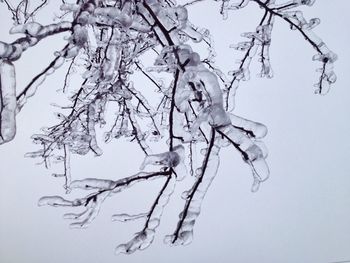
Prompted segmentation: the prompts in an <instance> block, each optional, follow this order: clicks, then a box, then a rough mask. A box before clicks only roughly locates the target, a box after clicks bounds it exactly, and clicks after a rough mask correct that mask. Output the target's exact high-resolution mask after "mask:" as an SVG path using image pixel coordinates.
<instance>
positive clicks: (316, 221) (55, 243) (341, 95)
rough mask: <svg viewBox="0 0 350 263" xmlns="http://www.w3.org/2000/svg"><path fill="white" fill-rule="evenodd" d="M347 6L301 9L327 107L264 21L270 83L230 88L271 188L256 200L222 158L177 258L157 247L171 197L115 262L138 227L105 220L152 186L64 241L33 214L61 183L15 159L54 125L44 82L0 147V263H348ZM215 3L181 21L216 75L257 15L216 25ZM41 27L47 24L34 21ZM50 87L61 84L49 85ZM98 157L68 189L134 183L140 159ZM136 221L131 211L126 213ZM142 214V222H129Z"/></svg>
mask: <svg viewBox="0 0 350 263" xmlns="http://www.w3.org/2000/svg"><path fill="white" fill-rule="evenodd" d="M349 8H350V2H349V1H347V0H333V1H325V0H319V1H317V2H316V4H315V5H314V7H312V8H306V9H305V15H306V17H307V18H312V17H320V18H321V20H322V23H321V25H320V26H319V27H318V28H317V29H316V30H315V31H316V33H317V34H319V35H320V36H321V37H322V38H323V40H324V41H325V42H326V43H327V44H328V46H329V47H330V48H331V49H332V50H334V51H335V52H336V53H337V54H338V56H339V60H338V61H337V63H336V73H337V75H338V81H337V83H336V84H335V85H334V86H333V88H332V90H331V91H330V93H329V94H328V95H327V96H318V95H314V94H313V91H314V88H313V86H312V85H313V84H314V83H315V82H316V80H317V77H318V75H317V74H316V73H315V69H316V68H317V67H318V66H319V64H318V63H315V62H312V61H311V57H312V55H313V54H314V53H315V52H314V50H312V48H311V47H310V45H309V44H308V43H306V42H305V41H303V39H302V37H301V36H300V35H299V34H298V33H297V32H293V31H290V30H289V29H288V26H287V25H286V24H285V23H284V22H283V21H281V20H278V21H276V25H275V30H274V32H273V43H272V48H271V50H272V52H271V56H272V63H273V64H272V65H273V68H274V72H275V77H274V79H272V80H261V79H259V78H257V77H255V75H256V72H257V71H255V72H254V69H256V70H258V69H257V68H255V67H253V68H252V69H253V71H252V80H251V81H249V82H246V83H242V85H241V88H240V90H239V91H238V95H237V109H236V113H237V114H239V115H241V116H244V117H247V118H250V119H253V120H257V121H260V122H263V123H264V124H266V125H267V126H268V128H269V134H268V136H267V138H266V139H265V140H264V141H265V143H266V145H267V146H268V149H269V153H270V155H269V157H268V162H269V165H270V169H271V178H270V179H269V180H268V181H267V182H266V183H264V184H263V185H262V187H261V189H260V191H259V192H257V193H255V194H253V193H251V192H250V185H251V181H252V179H251V175H250V171H249V168H248V167H247V166H246V165H245V164H244V163H243V162H242V161H241V158H240V156H239V155H238V154H237V153H236V152H233V151H230V150H224V151H223V153H222V157H221V167H220V169H219V172H218V176H217V177H216V178H215V180H214V182H213V184H212V186H211V188H210V189H209V191H208V193H207V196H206V198H205V200H204V203H203V206H202V213H201V215H200V217H199V219H198V221H197V222H196V226H195V236H194V241H193V243H192V244H191V245H189V246H186V247H168V246H166V245H164V244H163V242H162V240H163V236H164V235H165V234H169V233H172V231H173V230H174V229H175V226H176V222H177V219H178V213H179V212H180V211H181V208H182V207H183V200H181V199H180V198H179V195H180V193H181V191H183V190H184V189H187V188H189V187H190V183H191V182H192V181H191V179H188V180H185V181H184V182H182V183H181V185H179V186H178V188H177V191H176V192H175V193H174V195H173V196H172V199H171V202H170V203H169V205H168V206H167V208H166V210H165V214H164V216H163V219H162V223H161V226H160V228H159V231H158V234H157V236H156V240H155V241H154V243H153V245H152V246H151V247H150V248H148V249H147V250H145V251H142V252H137V253H135V254H133V255H131V256H125V255H121V256H115V255H114V253H113V251H114V248H115V246H116V245H118V244H119V243H122V242H125V241H128V240H129V239H130V238H131V237H132V235H133V233H135V232H136V231H138V230H139V229H141V227H142V222H135V223H127V224H122V223H113V222H111V221H110V216H111V215H112V214H114V213H122V212H132V211H140V209H147V208H148V207H149V206H150V201H151V200H152V198H153V197H154V195H155V194H156V193H157V191H158V189H159V185H158V184H157V183H154V184H153V185H150V184H140V185H138V186H136V187H134V188H133V189H130V190H128V191H127V192H125V193H123V194H121V195H119V196H114V197H113V198H111V199H110V200H107V202H106V203H105V204H104V205H103V207H102V211H101V214H100V216H99V217H98V218H97V219H96V221H95V222H94V223H93V224H92V225H91V226H90V228H88V229H85V230H71V229H69V227H68V222H67V221H64V220H63V219H62V215H63V214H64V213H65V212H66V211H71V210H65V209H55V208H49V207H44V208H39V207H38V206H37V201H38V199H39V198H40V197H41V196H43V195H55V194H63V190H62V187H61V185H62V184H63V182H61V181H57V179H55V178H52V177H51V176H50V172H54V171H48V170H45V169H44V168H43V167H42V166H37V165H35V162H36V161H37V160H33V159H26V158H24V157H23V155H24V154H25V153H26V152H28V151H33V150H35V149H37V148H36V146H35V145H33V144H32V143H31V140H30V136H31V135H32V134H33V133H38V132H39V129H40V127H42V126H45V125H48V124H50V123H51V124H52V123H54V119H53V117H52V112H54V111H56V109H54V108H52V106H50V103H52V102H56V100H55V96H57V97H58V95H55V94H56V93H55V90H57V89H58V88H61V85H62V72H63V71H62V70H61V71H59V72H57V74H56V75H53V76H50V77H49V78H48V79H47V81H46V82H45V83H44V85H43V86H42V87H40V88H39V90H38V93H37V96H36V97H35V98H32V99H30V101H28V104H27V105H26V107H25V108H24V109H23V111H22V112H21V113H20V114H19V115H18V134H17V137H16V138H15V140H14V141H13V142H11V143H9V144H6V145H2V146H0V211H1V212H0V262H1V263H22V262H23V263H61V262H67V263H76V262H77V263H78V262H79V263H80V262H86V263H95V262H96V263H97V262H103V263H109V262H123V263H124V262H125V263H129V262H167V263H172V262H186V263H187V262H191V263H207V262H208V263H210V262H222V263H229V262H248V263H250V262H253V263H256V262H263V263H265V262H266V263H280V262H285V263H327V262H335V261H344V260H349V261H350V223H349V222H350V177H349V176H350V166H349V162H350V159H349V156H350V142H349V139H348V137H349V134H350V123H349V116H350V105H349V99H350V87H349V83H350V72H349V69H350V68H349V61H350V51H349V50H350V49H349V43H350V33H349V27H350V22H349V20H348V10H349ZM218 9H219V6H218V4H217V3H215V2H212V1H209V2H208V3H202V4H198V5H197V8H195V9H191V12H192V13H191V16H190V17H191V20H192V21H193V23H194V24H197V25H199V26H205V27H207V28H209V29H210V30H211V32H212V35H213V36H214V39H215V40H216V48H217V51H218V65H220V66H222V67H221V68H222V69H224V70H225V72H227V71H228V70H229V69H232V68H233V67H234V66H236V65H234V61H235V59H238V58H239V56H238V55H240V54H236V53H233V50H231V49H229V48H228V46H229V44H231V43H235V42H238V41H240V40H242V38H240V37H239V34H240V33H241V32H244V31H251V30H254V28H255V25H256V24H257V21H258V20H259V19H260V17H261V10H259V9H258V8H256V6H255V4H254V3H252V4H251V8H250V7H249V8H247V9H245V10H241V11H237V12H232V13H231V14H230V15H229V19H228V20H227V21H222V20H221V19H220V17H219V15H217V13H218ZM0 15H1V16H0V17H1V18H0V21H1V27H0V36H1V37H0V39H1V40H3V41H10V39H13V38H11V37H9V36H8V33H7V31H8V28H9V25H10V24H9V21H8V20H9V19H8V16H7V13H6V10H5V8H4V5H0ZM45 15H46V16H49V12H47V14H45ZM60 39H61V36H59V37H57V38H55V39H54V40H53V41H43V42H42V43H41V44H40V45H38V47H36V48H33V50H32V51H30V52H26V54H25V55H24V56H23V57H22V59H21V60H20V61H19V62H16V67H17V75H18V78H19V79H18V83H19V90H21V89H22V88H23V87H24V85H25V84H26V83H28V81H29V80H30V79H31V78H32V77H33V76H34V75H35V74H37V73H38V72H40V71H41V70H42V69H43V68H44V67H46V66H47V64H48V61H49V59H52V57H53V55H52V53H53V51H55V50H59V49H61V47H62V46H63V45H62V44H61V42H60ZM60 76H61V77H60ZM103 148H104V151H105V154H104V155H103V156H102V157H100V158H94V157H93V156H92V155H89V156H87V157H83V158H79V159H76V158H75V159H74V162H73V164H72V170H73V175H74V176H75V177H76V178H84V177H95V176H96V177H100V178H118V177H122V176H127V175H130V174H132V173H135V172H136V171H137V167H138V166H139V164H140V162H141V161H142V154H141V153H140V151H137V150H135V151H134V150H133V149H135V148H133V147H131V146H130V144H127V143H110V144H108V145H106V146H103ZM137 209H138V210H137ZM141 211H142V210H141Z"/></svg>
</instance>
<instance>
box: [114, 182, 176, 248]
mask: <svg viewBox="0 0 350 263" xmlns="http://www.w3.org/2000/svg"><path fill="white" fill-rule="evenodd" d="M174 187H175V179H174V177H171V176H169V177H168V178H167V180H166V182H165V184H164V185H163V187H162V189H161V191H160V192H159V194H158V196H157V198H156V200H155V202H154V204H153V205H152V207H151V210H150V212H149V213H148V214H147V216H146V223H145V225H144V227H143V229H142V230H141V231H140V232H138V233H136V234H135V236H134V237H133V238H132V239H131V240H130V241H129V242H127V243H125V244H121V245H119V246H117V247H116V249H115V253H116V254H119V253H124V254H131V253H134V252H135V251H137V250H143V249H145V248H147V247H149V246H150V245H151V244H152V242H153V240H154V236H155V231H156V228H157V227H158V226H159V223H160V219H161V216H162V214H163V210H164V207H165V206H166V205H167V203H168V201H169V198H170V196H171V195H172V193H173V191H174Z"/></svg>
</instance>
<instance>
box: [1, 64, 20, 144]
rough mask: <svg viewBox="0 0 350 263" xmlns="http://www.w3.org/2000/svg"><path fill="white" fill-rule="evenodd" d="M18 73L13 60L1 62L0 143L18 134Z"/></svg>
mask: <svg viewBox="0 0 350 263" xmlns="http://www.w3.org/2000/svg"><path fill="white" fill-rule="evenodd" d="M16 105H17V100H16V74H15V67H14V66H13V64H12V63H11V62H6V61H3V62H0V145H1V144H4V143H6V142H9V141H11V140H12V139H13V138H14V137H15V134H16Z"/></svg>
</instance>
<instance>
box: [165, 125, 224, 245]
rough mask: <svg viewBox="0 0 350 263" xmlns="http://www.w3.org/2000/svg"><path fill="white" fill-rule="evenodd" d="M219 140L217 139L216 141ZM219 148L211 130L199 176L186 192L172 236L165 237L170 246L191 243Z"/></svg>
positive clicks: (215, 169)
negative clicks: (183, 204) (183, 205)
mask: <svg viewBox="0 0 350 263" xmlns="http://www.w3.org/2000/svg"><path fill="white" fill-rule="evenodd" d="M219 140H220V139H219V138H217V141H219ZM219 151H220V147H219V146H218V145H217V144H216V141H215V130H214V129H213V130H212V134H211V139H210V143H209V145H208V148H207V150H206V154H205V158H204V160H203V164H202V167H201V174H200V175H199V176H198V177H197V179H196V182H195V183H194V185H193V187H192V189H191V190H189V191H188V192H187V198H186V204H185V207H184V210H183V211H182V212H181V213H180V215H179V222H178V225H177V227H176V230H175V232H174V234H172V235H169V236H166V237H165V239H164V241H165V242H166V243H168V244H170V245H187V244H189V243H191V242H192V237H193V227H194V224H195V221H196V219H197V217H198V216H199V213H200V210H201V204H202V201H203V199H204V197H205V194H206V192H207V190H208V188H209V186H210V184H211V182H212V181H213V179H214V177H215V175H216V173H217V169H218V166H219V156H218V154H219Z"/></svg>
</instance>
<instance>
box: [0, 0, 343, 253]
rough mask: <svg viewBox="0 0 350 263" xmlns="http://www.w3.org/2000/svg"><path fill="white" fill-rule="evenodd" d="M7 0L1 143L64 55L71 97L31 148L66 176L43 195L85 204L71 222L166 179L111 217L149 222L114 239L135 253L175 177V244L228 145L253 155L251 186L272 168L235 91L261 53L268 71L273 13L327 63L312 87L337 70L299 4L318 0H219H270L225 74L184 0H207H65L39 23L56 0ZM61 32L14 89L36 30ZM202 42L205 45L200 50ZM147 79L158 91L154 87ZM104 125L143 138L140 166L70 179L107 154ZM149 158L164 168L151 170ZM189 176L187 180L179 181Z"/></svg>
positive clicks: (189, 230) (109, 135) (116, 133)
mask: <svg viewBox="0 0 350 263" xmlns="http://www.w3.org/2000/svg"><path fill="white" fill-rule="evenodd" d="M0 2H1V1H0ZM2 2H3V4H4V6H5V7H6V8H8V10H9V11H10V13H11V15H12V17H13V20H14V27H12V29H10V32H11V33H12V34H21V35H24V36H21V37H19V38H18V39H17V40H15V41H14V42H12V43H5V42H0V144H3V143H6V142H9V141H11V140H12V139H13V137H14V136H15V132H16V126H20V124H18V123H17V125H16V114H17V113H19V112H20V111H21V110H22V108H23V106H24V105H25V104H26V102H27V99H28V98H30V97H32V96H34V95H36V93H37V88H38V86H40V85H42V84H43V82H44V80H45V78H46V77H47V76H49V75H50V74H53V73H55V74H57V73H58V72H57V71H56V70H57V69H58V68H59V67H60V66H61V65H63V64H64V62H67V61H69V63H70V64H69V66H68V67H67V69H66V71H65V72H64V73H63V76H64V77H63V80H62V83H59V84H58V85H59V86H60V87H62V86H63V89H61V90H62V92H63V95H65V96H67V97H68V98H67V99H68V100H67V102H65V103H64V105H58V104H57V103H54V104H53V106H55V108H56V109H57V108H58V109H59V110H58V112H57V113H55V117H56V119H57V122H56V123H55V124H53V125H52V126H50V127H45V128H43V129H42V132H41V133H40V134H35V135H33V136H32V139H33V142H34V143H36V144H37V145H38V147H39V149H36V150H35V151H33V152H29V153H27V154H26V157H31V158H41V160H42V164H44V165H45V167H46V168H50V163H51V161H53V162H54V163H58V164H59V165H61V166H60V168H58V169H59V172H53V174H52V175H53V176H54V177H56V178H57V180H59V181H60V180H62V182H63V183H62V184H63V186H64V191H65V192H64V193H63V194H62V195H55V196H46V197H43V198H41V199H40V201H39V205H40V206H44V205H49V206H54V207H71V208H72V209H76V208H80V209H81V210H82V211H80V212H74V213H68V214H66V215H65V216H64V217H65V218H67V219H70V220H72V221H73V222H72V223H71V226H72V227H77V228H82V227H87V226H89V224H90V223H92V222H93V220H94V219H95V218H96V217H97V216H98V214H99V211H100V209H101V207H102V205H103V202H104V201H105V200H106V199H107V198H111V197H112V196H114V195H115V194H117V193H119V192H122V191H124V190H126V189H127V188H129V187H131V186H132V185H134V184H136V183H140V182H145V181H150V180H153V179H164V182H162V184H161V187H160V189H159V193H158V194H157V195H156V197H155V198H154V200H152V202H151V204H150V208H149V209H148V211H141V213H139V214H135V215H129V214H127V213H118V214H114V215H113V216H112V219H113V221H122V222H128V221H132V220H136V219H138V220H144V225H143V227H142V229H141V230H140V231H139V232H137V233H136V234H135V235H134V237H133V238H132V239H131V240H130V241H129V242H126V243H124V244H121V245H119V246H118V247H117V248H116V252H117V253H126V254H130V253H133V252H135V251H137V250H142V249H145V248H147V247H148V246H149V245H150V244H151V243H152V242H153V240H154V238H155V234H156V230H157V228H158V226H159V224H160V220H161V216H162V213H163V211H164V208H165V206H166V205H167V203H168V201H169V199H170V197H171V196H172V195H173V191H174V189H175V186H176V184H179V183H181V182H184V181H192V186H191V187H189V190H188V191H186V192H185V193H183V195H182V198H183V199H185V206H184V208H183V210H182V212H181V213H180V215H179V221H178V224H177V226H176V228H175V231H174V233H173V234H172V235H169V236H167V237H166V239H165V240H166V242H167V243H169V244H171V245H178V244H188V243H190V242H191V241H192V236H193V228H194V224H195V222H196V220H197V218H198V216H199V213H200V211H201V204H202V202H203V200H204V197H205V195H206V192H207V190H208V188H209V187H210V184H211V182H212V181H213V179H214V177H215V175H216V173H217V170H218V167H219V152H220V149H221V148H223V147H227V146H233V149H234V150H236V151H237V152H238V153H239V154H240V155H241V156H242V159H243V161H244V162H245V163H246V164H248V165H249V167H250V168H251V171H252V175H253V185H252V191H254V192H255V191H257V190H258V188H259V186H260V184H261V182H264V181H265V180H266V179H267V178H268V177H269V168H268V166H267V162H266V158H267V151H266V149H265V146H264V144H263V143H262V142H261V141H260V140H261V139H262V138H264V137H265V135H266V134H267V128H266V127H265V126H264V125H263V124H261V123H258V122H255V121H251V120H248V119H245V118H243V117H240V116H238V115H237V114H236V113H235V112H234V109H235V103H234V102H235V95H236V90H237V88H238V87H239V84H240V82H241V81H247V80H249V78H250V68H251V64H252V63H253V62H254V60H255V59H257V61H258V63H259V64H260V65H261V69H260V72H259V74H258V75H259V76H260V77H267V78H271V77H272V76H273V70H272V62H271V58H270V49H271V48H272V46H271V44H272V43H273V42H272V41H273V36H272V33H273V29H274V25H275V23H276V21H277V20H278V19H280V20H281V21H284V22H286V23H287V25H288V26H289V27H290V28H291V29H293V30H295V31H297V32H298V33H299V34H300V35H301V36H302V37H304V38H305V40H306V42H307V43H309V44H310V45H311V46H312V47H313V48H314V49H315V50H316V53H317V54H316V55H315V56H314V57H313V59H314V60H317V61H320V62H321V68H320V69H319V72H320V77H319V81H318V83H317V93H322V94H324V93H326V92H327V91H328V89H329V85H330V84H332V83H334V82H335V80H336V77H335V74H334V72H333V63H334V62H335V60H336V59H337V56H336V55H335V54H334V53H333V52H332V51H330V50H329V49H328V47H327V46H326V44H325V43H324V42H323V41H322V40H321V39H320V38H318V37H317V36H316V35H315V34H314V32H313V28H314V27H315V26H317V25H318V24H319V19H316V18H314V19H311V20H309V21H308V20H306V19H305V18H304V16H303V14H302V13H301V12H300V11H298V10H296V8H298V7H301V6H303V5H306V6H312V4H313V3H314V1H313V0H309V1H304V0H290V1H288V0H284V1H279V3H276V2H277V1H275V0H267V1H260V0H240V1H237V0H216V2H220V3H221V5H220V10H219V12H221V14H222V15H223V16H224V18H225V17H226V16H227V15H228V11H230V10H238V9H241V8H244V7H246V6H247V5H248V4H249V3H250V2H254V3H256V4H257V6H258V7H260V9H261V10H262V11H263V13H262V16H261V18H260V20H259V21H260V22H258V24H257V25H256V27H255V28H254V29H252V31H251V32H242V36H243V37H244V38H245V40H243V41H241V42H238V44H235V45H232V47H233V48H234V49H235V50H238V51H241V52H242V55H241V56H240V60H239V63H238V66H237V68H235V69H233V70H230V71H229V72H228V73H229V74H228V75H226V74H225V73H224V72H225V70H223V69H221V68H220V67H219V66H218V65H216V64H215V56H216V53H215V51H214V45H213V41H212V40H213V36H212V35H211V34H210V32H209V31H208V30H207V29H204V28H201V27H199V26H197V25H194V24H192V23H191V21H190V19H189V18H190V16H189V14H188V12H189V10H190V9H189V10H188V9H187V7H189V6H194V5H196V4H197V3H199V2H205V0H193V1H186V2H185V3H183V5H178V4H176V3H175V1H170V0H140V1H115V0H84V1H76V2H75V3H73V2H68V1H62V2H60V3H59V5H60V12H61V13H60V14H59V15H58V16H56V20H55V23H52V24H48V25H42V24H40V23H38V22H37V21H39V20H37V19H36V16H38V15H39V13H38V11H39V10H48V9H45V8H47V5H46V4H48V2H49V1H41V2H40V3H39V4H37V5H35V6H30V5H29V3H30V1H27V0H21V1H20V2H19V4H18V5H17V6H13V5H12V2H10V1H8V0H3V1H2ZM32 7H33V8H32ZM275 20H276V21H275ZM227 23H229V22H227ZM228 26H229V24H228ZM64 32H66V34H64V36H65V38H64V39H63V40H62V42H63V44H62V46H64V47H63V48H62V50H60V51H59V52H55V54H54V55H55V57H54V58H53V59H52V61H51V62H48V66H47V67H46V68H45V69H43V70H42V71H41V72H39V73H38V74H37V75H36V76H35V77H34V78H33V79H32V80H31V81H30V82H29V83H28V85H27V86H25V87H24V88H23V89H21V90H19V89H18V88H17V87H16V84H15V83H16V78H15V68H14V66H13V61H16V60H18V59H24V58H22V57H21V55H22V54H23V52H24V51H26V50H28V49H29V48H30V47H32V46H34V45H36V44H37V43H38V42H39V41H41V40H44V39H46V38H48V37H50V36H52V35H55V34H59V33H64ZM202 44H203V46H204V47H205V48H206V52H207V54H205V53H206V52H198V50H201V49H200V46H201V45H202ZM150 59H153V61H152V63H149V61H150ZM135 73H139V75H142V76H143V77H144V79H145V81H144V83H138V82H137V81H135V78H136V76H137V74H135ZM159 73H160V74H159ZM158 74H159V75H158ZM71 80H72V81H71ZM150 90H151V91H152V90H154V91H155V92H154V93H152V94H151V92H150ZM106 126H107V129H106V130H105V127H106ZM100 129H102V130H103V131H104V138H103V139H104V142H106V143H107V142H110V141H112V139H114V140H121V139H124V140H127V141H129V142H131V143H136V144H137V145H138V146H139V149H138V150H139V151H140V152H141V153H142V154H143V155H144V160H143V162H142V163H141V165H140V168H139V172H137V173H136V174H135V175H133V176H129V177H124V178H122V177H118V179H116V180H111V179H103V178H100V177H102V175H100V174H98V175H93V176H94V177H92V178H85V179H81V180H76V179H75V175H74V173H72V171H73V170H74V169H71V166H74V162H73V160H74V158H75V156H76V155H88V154H92V155H94V156H96V157H100V156H102V155H103V150H102V149H103V142H101V138H100V132H99V131H100ZM103 139H102V141H103ZM155 144H157V147H154V146H155ZM198 153H200V154H198ZM120 154H124V153H120ZM154 166H157V167H158V168H157V169H159V170H158V171H156V172H154V171H153V172H150V171H149V169H154ZM113 172H115V171H113ZM118 172H119V171H118ZM186 176H187V179H188V180H183V181H182V179H184V178H185V177H186ZM76 189H80V190H86V191H88V193H87V194H83V196H82V197H80V198H76V199H73V200H71V199H70V198H67V197H65V196H64V194H69V193H71V192H72V191H74V190H76ZM77 194H78V193H77ZM175 198H176V197H175Z"/></svg>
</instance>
